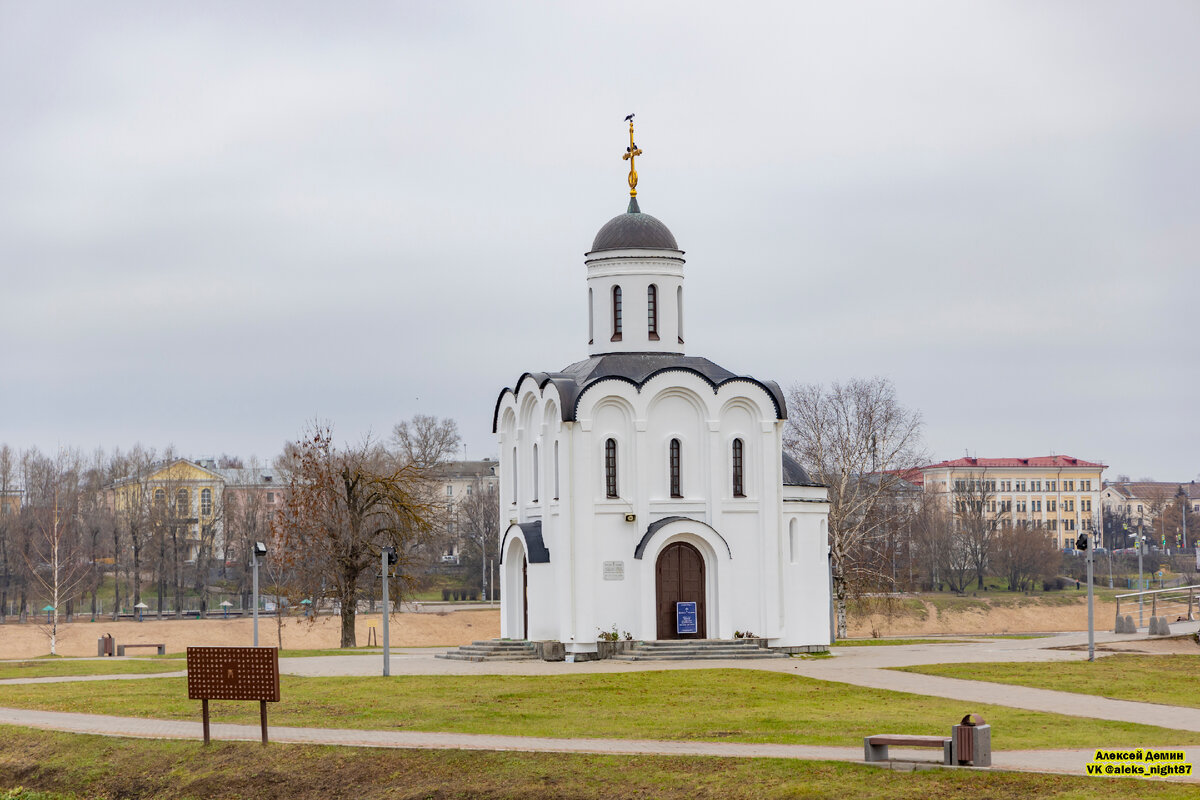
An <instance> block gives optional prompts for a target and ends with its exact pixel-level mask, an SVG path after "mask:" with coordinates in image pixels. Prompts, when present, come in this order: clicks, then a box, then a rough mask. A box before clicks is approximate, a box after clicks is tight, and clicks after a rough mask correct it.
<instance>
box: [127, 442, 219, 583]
mask: <svg viewBox="0 0 1200 800" xmlns="http://www.w3.org/2000/svg"><path fill="white" fill-rule="evenodd" d="M223 487H224V480H223V478H222V476H221V475H220V473H219V472H217V471H216V470H215V469H214V468H209V467H208V466H202V465H201V464H198V463H196V462H193V461H188V460H187V459H185V458H178V459H175V460H174V461H169V462H165V463H159V464H153V465H151V466H150V467H149V468H148V469H147V470H146V471H145V472H144V473H141V474H136V475H128V476H126V477H124V478H121V479H120V480H117V481H115V482H113V484H112V485H111V486H110V487H108V491H109V495H110V507H111V508H112V509H113V510H114V511H115V512H116V513H117V515H118V517H121V516H125V517H126V518H136V519H138V520H140V521H142V522H143V524H146V525H160V526H165V527H166V528H168V529H170V528H178V529H179V530H180V531H181V533H182V534H183V536H182V538H183V540H184V541H185V542H186V546H187V557H186V560H187V561H195V560H196V556H197V554H198V552H199V550H200V546H201V542H202V534H203V538H204V539H208V540H209V541H211V544H212V548H213V552H221V551H222V548H223V543H222V542H221V541H220V532H221V526H220V512H221V493H222V490H223Z"/></svg>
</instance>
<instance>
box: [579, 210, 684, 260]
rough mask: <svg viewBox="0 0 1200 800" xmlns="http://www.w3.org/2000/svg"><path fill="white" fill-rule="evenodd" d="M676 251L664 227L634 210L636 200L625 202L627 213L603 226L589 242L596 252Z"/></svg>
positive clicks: (676, 247)
mask: <svg viewBox="0 0 1200 800" xmlns="http://www.w3.org/2000/svg"><path fill="white" fill-rule="evenodd" d="M630 249H636V250H678V249H679V245H677V244H676V243H675V237H674V236H673V235H672V234H671V231H670V230H668V228H667V226H666V225H664V224H662V223H661V222H659V221H658V220H657V219H655V218H654V217H652V216H650V215H649V214H643V213H642V211H641V209H640V208H638V203H637V198H636V197H631V198H630V199H629V210H628V211H626V212H625V213H624V214H621V215H620V216H616V217H613V218H612V219H610V220H609V221H608V222H606V223H604V227H603V228H601V229H600V232H599V233H597V234H596V240H595V241H594V242H592V252H595V251H597V250H630Z"/></svg>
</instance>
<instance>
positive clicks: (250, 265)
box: [0, 2, 1200, 480]
mask: <svg viewBox="0 0 1200 800" xmlns="http://www.w3.org/2000/svg"><path fill="white" fill-rule="evenodd" d="M1197 42H1200V5H1197V4H1196V3H1195V2H1177V3H1172V2H1156V3H1153V4H1142V3H1131V2H1125V3H1100V2H1079V3H1045V2H1028V3H1016V2H1014V3H988V4H985V3H962V2H944V3H914V2H905V3H892V2H886V3H879V4H871V3H854V4H846V3H828V2H826V3H795V2H788V3H782V4H777V5H767V4H753V5H751V4H733V5H731V4H728V3H720V4H718V3H695V2H687V3H648V2H641V3H634V4H622V3H615V2H605V3H570V4H568V3H541V4H538V3H528V2H526V3H521V4H516V3H508V4H506V3H497V2H480V3H454V2H448V3H441V2H439V3H428V2H411V3H363V2H360V3H298V2H287V3H264V2H259V3H252V4H251V3H242V2H236V3H213V2H205V3H188V4H184V3H162V2H153V3H145V4H139V3H99V4H98V3H82V2H81V3H52V2H37V3H18V2H4V3H0V271H2V274H3V281H2V282H0V342H2V352H3V358H2V361H0V442H7V443H9V444H10V445H12V446H14V447H29V446H33V445H36V446H38V447H40V448H42V449H43V450H54V449H55V448H57V447H59V446H63V445H70V446H77V447H81V448H85V449H90V448H93V447H97V446H103V447H105V448H111V447H114V446H119V447H121V448H123V449H124V448H128V447H129V446H130V445H132V444H133V443H135V442H139V441H140V442H141V443H143V444H144V445H147V446H153V447H157V448H162V447H164V446H165V445H168V444H174V445H175V447H176V448H177V449H178V450H179V451H180V452H181V453H183V454H185V455H192V456H200V455H215V454H219V453H222V452H224V453H231V454H239V455H241V456H243V457H249V456H251V455H257V456H258V457H260V458H270V457H272V456H274V455H275V454H276V453H277V452H278V451H279V450H280V448H281V446H282V444H283V443H284V441H286V440H287V439H289V438H294V437H296V436H297V435H298V434H299V433H300V431H301V429H302V427H303V425H304V423H305V421H306V420H308V419H312V418H314V417H317V418H320V419H327V420H330V421H332V422H333V423H334V425H335V430H336V433H337V435H338V436H339V437H340V438H343V439H350V440H353V439H358V438H359V437H360V436H362V435H363V434H364V433H366V432H367V431H373V432H374V433H375V434H377V435H380V436H384V437H386V436H387V435H388V434H389V433H390V430H391V427H392V426H393V425H394V424H395V423H396V422H397V421H399V420H401V419H405V418H408V417H411V416H412V415H413V414H416V413H426V414H435V415H438V416H450V417H453V418H455V419H457V420H458V422H459V425H460V426H461V429H462V433H463V435H464V439H465V442H466V451H467V453H468V454H469V455H470V456H471V457H482V456H485V455H495V453H496V446H495V444H494V439H493V438H492V434H491V415H492V409H493V405H494V403H495V399H496V396H497V394H498V392H499V391H500V389H502V388H503V387H504V386H507V385H511V384H512V383H513V382H514V381H515V380H516V378H517V377H518V376H519V375H520V374H521V373H522V372H523V371H526V370H530V371H532V370H553V369H558V368H561V367H563V366H565V365H566V364H568V363H570V362H573V361H576V360H579V359H581V358H584V357H586V354H587V345H586V342H587V330H586V329H587V313H586V306H585V298H586V287H585V271H584V267H583V253H584V252H585V251H586V250H588V249H589V246H590V244H591V241H592V237H593V236H594V235H595V232H596V231H597V230H598V229H599V228H600V226H601V225H603V224H604V222H605V221H607V220H608V219H609V218H610V217H612V216H614V215H615V214H617V213H620V212H621V211H623V210H624V207H625V204H626V201H627V195H628V190H627V187H626V185H625V173H626V169H627V164H626V163H625V162H623V161H622V160H621V154H622V153H623V152H624V148H625V145H626V144H627V132H626V128H625V126H624V123H623V122H622V119H623V118H624V116H625V115H626V114H628V113H630V112H636V113H637V118H636V122H637V124H638V128H637V140H638V144H639V146H640V147H641V148H642V149H643V150H644V155H643V157H642V158H641V159H639V162H638V172H639V175H640V178H641V182H640V184H639V186H638V199H639V201H640V202H641V207H642V210H643V211H645V212H647V213H650V214H653V215H655V216H657V217H658V218H659V219H661V220H663V221H664V222H665V223H666V224H667V225H668V226H669V227H670V228H671V230H672V231H673V232H674V234H675V236H676V238H677V239H678V241H679V243H680V247H682V248H683V249H684V250H686V251H687V260H688V263H687V267H686V276H687V281H686V286H687V302H688V308H687V315H688V323H689V324H688V328H689V330H688V333H689V337H688V345H687V346H688V353H689V354H691V355H703V356H706V357H708V358H711V359H712V360H714V361H716V362H717V363H718V364H721V365H723V366H725V367H727V368H729V369H732V370H734V371H738V372H745V373H749V374H752V375H754V376H756V377H760V378H767V379H774V380H777V381H778V382H779V383H780V384H782V385H783V386H785V387H787V386H789V385H790V384H793V383H796V382H821V383H828V382H831V381H839V380H845V379H848V378H852V377H856V376H862V377H869V376H873V375H884V376H886V377H888V378H890V379H891V380H892V381H894V383H895V384H896V386H897V389H898V392H899V395H900V398H901V400H902V401H903V402H904V403H905V404H906V405H908V406H910V407H913V408H916V409H919V410H920V411H921V413H922V414H923V416H924V419H925V436H926V442H927V445H928V447H929V449H930V450H931V452H932V453H933V455H934V456H935V457H937V458H954V457H957V456H960V455H962V454H963V453H964V451H967V450H969V451H970V452H971V454H973V455H978V456H1033V455H1046V454H1049V453H1060V454H1070V455H1074V456H1078V457H1082V458H1087V459H1094V460H1103V461H1104V462H1105V463H1107V464H1109V465H1111V469H1110V470H1109V472H1108V473H1106V477H1109V478H1115V476H1116V474H1117V473H1128V474H1130V475H1131V476H1133V477H1134V478H1137V477H1141V476H1153V477H1155V478H1158V479H1159V480H1189V479H1192V478H1196V477H1197V473H1198V472H1200V425H1197V416H1196V407H1197V396H1198V394H1200V393H1198V390H1200V365H1198V363H1197V362H1198V359H1197V352H1198V350H1197V346H1196V345H1197V331H1198V329H1200V325H1198V323H1197V321H1196V318H1195V309H1196V307H1197V294H1198V290H1200V278H1198V277H1197V275H1198V270H1197V268H1198V266H1200V264H1198V260H1200V256H1198V253H1200V154H1198V149H1200V101H1198V98H1200V46H1198V45H1197Z"/></svg>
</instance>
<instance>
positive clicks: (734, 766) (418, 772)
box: [0, 727, 1196, 800]
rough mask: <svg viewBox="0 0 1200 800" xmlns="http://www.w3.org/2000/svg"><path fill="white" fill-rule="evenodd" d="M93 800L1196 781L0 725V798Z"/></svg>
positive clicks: (697, 795)
mask: <svg viewBox="0 0 1200 800" xmlns="http://www.w3.org/2000/svg"><path fill="white" fill-rule="evenodd" d="M17 786H24V787H25V790H24V791H23V792H16V791H14V792H13V793H12V795H11V800H77V798H83V797H88V798H92V797H120V798H131V799H132V800H142V799H144V798H161V800H167V799H168V798H170V800H174V799H175V798H181V799H190V798H200V799H201V800H215V799H216V798H251V797H253V798H264V799H265V800H276V799H277V798H278V799H279V800H282V798H287V799H288V800H330V799H331V798H347V797H349V798H355V800H377V799H381V798H439V800H440V799H443V798H446V799H448V798H523V799H524V798H528V799H529V800H549V798H561V797H572V798H581V800H608V798H630V797H639V798H641V797H646V798H662V800H693V799H698V800H707V799H708V798H719V799H720V800H725V798H733V799H734V800H742V798H746V799H747V800H750V799H754V800H757V799H758V798H772V800H774V798H804V799H806V800H808V799H811V800H816V799H817V798H822V799H823V798H827V797H846V798H859V797H870V798H879V799H880V800H927V798H943V797H945V798H950V797H971V798H988V800H1027V798H1031V797H1037V798H1047V799H1048V800H1080V799H1081V798H1099V799H1100V800H1110V799H1111V800H1127V799H1128V798H1130V797H1137V798H1139V799H1140V798H1145V799H1146V800H1182V799H1183V798H1191V797H1195V795H1196V789H1195V787H1194V786H1182V785H1179V784H1169V783H1161V782H1153V781H1137V782H1133V781H1130V780H1120V779H1104V780H1097V779H1095V778H1086V777H1074V776H1063V775H1041V774H1029V773H1015V772H984V771H979V772H976V771H970V770H949V769H933V770H922V771H920V772H909V773H904V772H896V771H893V770H886V769H879V768H877V767H871V766H866V765H864V764H844V763H835V762H828V761H791V760H784V759H735V758H706V757H694V756H678V757H668V756H606V755H568V754H561V753H515V752H497V753H493V752H472V751H464V750H399V749H374V748H358V747H344V748H334V747H317V746H308V745H280V744H272V745H271V746H270V747H265V748H264V747H262V746H261V745H255V744H249V743H232V742H224V743H222V742H215V743H214V744H213V745H211V746H210V747H204V746H202V745H201V744H200V743H198V742H173V741H163V742H159V741H149V740H143V739H114V738H110V737H104V736H82V735H76V734H66V733H53V732H48V731H38V730H31V729H24V728H16V727H0V800H9V797H8V796H7V795H6V792H5V789H6V788H9V787H17Z"/></svg>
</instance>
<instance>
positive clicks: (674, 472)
mask: <svg viewBox="0 0 1200 800" xmlns="http://www.w3.org/2000/svg"><path fill="white" fill-rule="evenodd" d="M670 460H671V497H683V492H682V491H681V487H680V485H679V484H680V481H679V440H678V439H672V440H671V459H670Z"/></svg>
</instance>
